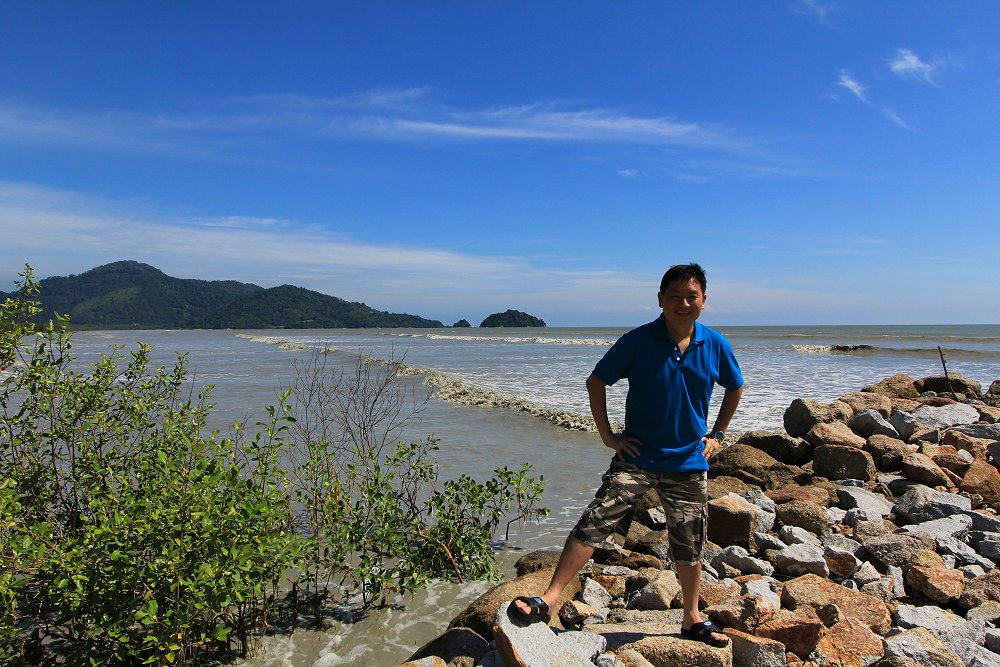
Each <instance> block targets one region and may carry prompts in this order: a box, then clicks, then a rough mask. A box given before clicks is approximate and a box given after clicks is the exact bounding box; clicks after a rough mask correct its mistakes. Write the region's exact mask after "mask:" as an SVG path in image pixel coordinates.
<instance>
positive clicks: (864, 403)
mask: <svg viewBox="0 0 1000 667" xmlns="http://www.w3.org/2000/svg"><path fill="white" fill-rule="evenodd" d="M837 400H838V401H840V402H842V403H847V404H848V405H849V406H851V409H852V410H854V414H858V413H860V412H864V411H865V410H875V411H876V412H878V413H879V414H880V415H882V416H883V417H884V418H886V419H888V418H889V415H891V414H892V401H890V400H889V399H888V398H887V397H886V396H882V395H881V394H876V393H873V392H870V391H856V392H853V393H851V394H846V395H844V396H841V397H840V398H838V399H837Z"/></svg>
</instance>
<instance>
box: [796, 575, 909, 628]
mask: <svg viewBox="0 0 1000 667" xmlns="http://www.w3.org/2000/svg"><path fill="white" fill-rule="evenodd" d="M781 604H782V606H783V607H786V608H788V609H797V608H799V607H812V608H813V609H820V608H822V607H825V606H826V605H830V604H833V605H836V606H837V607H838V608H840V610H841V613H842V614H843V615H844V617H845V618H857V619H858V620H860V621H862V622H863V623H864V624H865V625H867V626H868V627H869V628H871V629H872V631H873V632H876V633H878V634H885V632H886V631H887V630H888V629H889V628H890V627H891V626H892V617H891V616H890V615H889V610H888V609H887V608H886V606H885V603H884V602H882V601H881V600H879V599H878V598H876V597H873V596H871V595H867V594H865V593H862V592H859V591H852V590H849V589H847V588H845V587H844V586H840V585H838V584H836V583H834V582H832V581H830V580H828V579H824V578H822V577H819V576H817V575H815V574H806V575H803V576H801V577H798V578H796V579H792V580H791V581H787V582H785V585H784V586H783V587H782V589H781Z"/></svg>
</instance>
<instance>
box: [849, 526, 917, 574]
mask: <svg viewBox="0 0 1000 667" xmlns="http://www.w3.org/2000/svg"><path fill="white" fill-rule="evenodd" d="M861 544H862V545H863V546H864V547H865V550H866V551H867V552H868V553H869V554H870V555H871V557H872V558H873V559H875V561H877V562H876V564H879V563H881V564H882V566H883V568H886V567H890V566H892V567H909V566H910V564H911V563H912V562H913V561H914V560H915V559H916V557H917V552H918V551H920V550H922V549H927V548H928V547H930V548H932V549H933V548H934V546H935V545H934V542H933V540H928V539H927V538H925V537H922V536H919V535H902V534H897V533H891V534H889V535H882V536H879V537H873V538H871V539H867V540H864V541H862V543H861Z"/></svg>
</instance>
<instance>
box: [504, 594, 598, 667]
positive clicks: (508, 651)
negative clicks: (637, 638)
mask: <svg viewBox="0 0 1000 667" xmlns="http://www.w3.org/2000/svg"><path fill="white" fill-rule="evenodd" d="M509 606H510V603H509V602H507V603H504V604H503V605H501V606H500V609H499V610H497V615H496V619H495V621H494V626H493V634H494V637H495V639H496V644H497V649H498V650H499V651H500V655H501V656H502V657H503V661H504V663H505V664H507V665H508V666H509V667H514V666H516V665H538V666H539V667H541V666H542V665H547V666H549V667H556V666H558V667H593V664H594V663H593V661H592V660H591V658H590V657H589V656H587V655H581V654H580V653H577V652H576V651H575V650H574V647H573V645H571V644H566V643H563V642H562V641H561V640H560V639H559V637H558V636H556V634H555V633H554V632H553V631H552V629H551V628H550V627H549V626H548V625H546V624H545V623H528V624H524V625H522V624H520V623H518V622H516V621H515V620H514V618H513V617H511V616H510V615H509V614H508V613H507V609H508V607H509Z"/></svg>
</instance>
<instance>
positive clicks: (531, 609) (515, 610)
mask: <svg viewBox="0 0 1000 667" xmlns="http://www.w3.org/2000/svg"><path fill="white" fill-rule="evenodd" d="M518 601H520V602H523V603H524V604H526V605H528V611H526V612H525V611H521V608H520V607H518V606H517V605H516V604H514V602H518ZM507 609H508V610H509V611H510V612H511V613H512V614H514V616H516V617H517V618H519V619H520V620H522V621H525V622H527V623H534V622H535V621H546V622H548V620H549V605H548V604H546V602H545V600H543V599H542V598H539V597H533V598H529V597H527V596H524V595H521V596H518V597H516V598H514V600H513V601H512V602H511V603H510V606H509V607H508V608H507Z"/></svg>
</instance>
